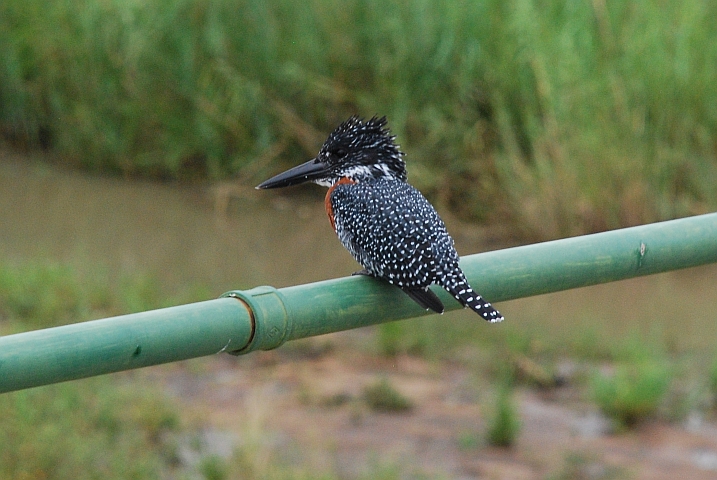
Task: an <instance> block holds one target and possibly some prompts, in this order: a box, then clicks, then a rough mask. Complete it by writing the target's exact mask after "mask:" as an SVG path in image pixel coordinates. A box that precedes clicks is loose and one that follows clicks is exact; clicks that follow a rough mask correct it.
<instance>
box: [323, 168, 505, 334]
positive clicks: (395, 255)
mask: <svg viewBox="0 0 717 480" xmlns="http://www.w3.org/2000/svg"><path fill="white" fill-rule="evenodd" d="M327 200H328V201H329V202H330V203H331V210H332V212H333V224H334V228H335V229H336V234H337V235H338V237H339V239H340V240H341V243H342V244H343V245H344V247H346V249H347V250H348V251H349V252H350V253H351V255H353V257H354V258H355V259H356V260H357V261H358V262H359V263H360V264H361V265H363V267H364V268H365V269H366V271H367V273H369V274H371V275H373V276H375V277H379V278H383V279H385V280H386V281H388V282H389V283H391V284H392V285H396V286H397V287H399V288H401V289H402V290H403V291H404V292H406V293H407V294H408V295H409V296H410V297H411V298H413V299H414V300H416V301H417V302H418V303H419V304H420V305H421V306H422V307H424V308H426V309H431V310H434V311H436V312H438V313H442V312H443V305H442V304H441V302H440V300H439V299H438V298H437V297H436V296H435V294H433V292H431V291H430V290H429V289H428V287H429V285H432V284H437V285H440V286H441V287H443V288H445V289H446V290H447V291H448V292H449V293H451V294H452V295H453V296H454V297H455V298H456V299H457V300H458V301H459V302H460V303H461V304H463V305H464V306H466V307H469V308H471V309H472V310H474V311H475V312H476V313H478V314H479V315H480V316H481V317H483V318H484V319H485V320H488V321H490V322H497V321H501V320H503V317H502V316H501V315H500V313H498V311H497V310H495V309H494V308H493V307H492V306H491V305H490V304H489V303H487V302H486V301H485V300H483V298H481V296H480V295H478V294H477V293H475V292H474V291H473V289H472V288H471V287H470V285H468V282H467V280H466V278H465V276H464V275H463V272H462V271H461V269H460V267H459V266H458V254H457V253H456V250H455V247H454V246H453V239H452V238H451V236H450V235H449V234H448V231H447V230H446V227H445V225H444V223H443V221H442V220H441V218H440V217H439V216H438V213H436V210H435V209H434V208H433V206H432V205H431V204H430V203H428V201H427V200H426V199H425V197H424V196H423V195H422V194H421V192H419V191H418V190H416V189H415V188H413V187H412V186H411V185H409V184H408V183H406V182H403V181H401V180H397V179H389V178H380V179H370V180H366V181H363V182H357V183H350V182H344V183H341V184H337V185H336V186H335V187H334V188H332V189H331V191H330V193H329V197H328V198H327Z"/></svg>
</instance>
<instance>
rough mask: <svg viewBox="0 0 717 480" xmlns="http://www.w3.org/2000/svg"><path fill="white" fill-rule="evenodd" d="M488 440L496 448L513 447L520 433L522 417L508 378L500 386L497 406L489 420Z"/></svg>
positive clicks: (493, 408)
mask: <svg viewBox="0 0 717 480" xmlns="http://www.w3.org/2000/svg"><path fill="white" fill-rule="evenodd" d="M487 421H488V430H487V431H486V440H487V442H488V444H489V445H493V446H495V447H511V446H513V445H514V444H515V442H516V440H517V439H518V434H519V433H520V427H521V423H520V417H519V413H518V410H517V408H516V406H515V400H514V398H513V385H512V379H511V378H510V377H509V376H506V377H505V378H504V379H503V381H502V383H501V384H500V385H499V390H498V394H497V397H496V401H495V404H494V405H493V406H492V412H491V413H490V416H489V418H488V420H487Z"/></svg>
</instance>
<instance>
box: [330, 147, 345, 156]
mask: <svg viewBox="0 0 717 480" xmlns="http://www.w3.org/2000/svg"><path fill="white" fill-rule="evenodd" d="M333 154H334V156H335V157H339V158H341V157H345V156H346V150H344V149H343V148H337V149H336V150H334V151H333Z"/></svg>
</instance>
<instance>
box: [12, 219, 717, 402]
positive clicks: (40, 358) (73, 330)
mask: <svg viewBox="0 0 717 480" xmlns="http://www.w3.org/2000/svg"><path fill="white" fill-rule="evenodd" d="M715 262H717V214H708V215H701V216H697V217H690V218H684V219H680V220H672V221H669V222H662V223H655V224H650V225H644V226H640V227H633V228H626V229H622V230H615V231H611V232H605V233H599V234H594V235H586V236H582V237H575V238H568V239H564V240H556V241H553V242H546V243H541V244H536V245H527V246H523V247H517V248H510V249H505V250H499V251H494V252H488V253H483V254H479V255H470V256H467V257H463V258H462V259H461V266H462V268H463V270H464V272H465V273H466V276H467V277H468V280H469V281H470V283H471V285H472V286H473V287H474V288H475V289H476V290H477V291H479V292H481V293H482V294H483V295H484V296H485V297H486V298H488V299H489V300H491V301H492V302H499V301H505V300H511V299H515V298H521V297H527V296H531V295H538V294H542V293H548V292H556V291H560V290H566V289H570V288H576V287H583V286H587V285H595V284H598V283H605V282H611V281H615V280H622V279H627V278H633V277H637V276H641V275H649V274H653V273H659V272H665V271H668V270H677V269H681V268H687V267H693V266H697V265H703V264H707V263H715ZM435 291H436V293H437V294H438V295H439V297H441V300H443V301H444V304H445V306H446V309H447V310H454V309H458V308H461V306H460V305H459V304H458V302H456V301H455V300H453V299H452V298H451V297H450V296H449V295H448V294H447V293H446V292H444V291H443V290H442V289H439V288H436V289H435ZM223 297H229V298H221V299H217V300H209V301H207V302H201V303H196V304H190V305H183V306H180V307H173V308H168V309H162V310H155V311H151V312H145V313H139V314H133V315H125V316H121V317H114V318H108V319H104V320H95V321H92V322H86V323H80V324H74V325H67V326H63V327H57V328H51V329H46V330H39V331H35V332H28V333H21V334H16V335H9V336H5V337H0V393H2V392H6V391H11V390H18V389H21V388H28V387H32V386H37V385H44V384H47V383H54V382H60V381H64V380H71V379H75V378H83V377H88V376H92V375H100V374H103V373H109V372H116V371H120V370H127V369H131V368H138V367H143V366H148V365H156V364H160V363H166V362H173V361H177V360H183V359H187V358H193V357H199V356H203V355H210V354H213V353H217V352H221V351H226V352H229V353H233V354H243V353H248V352H251V351H254V350H258V349H261V350H267V349H271V348H276V347H278V346H279V345H281V344H282V343H284V342H285V341H288V340H294V339H298V338H304V337H309V336H314V335H321V334H324V333H330V332H337V331H341V330H348V329H352V328H357V327H362V326H367V325H373V324H377V323H382V322H388V321H392V320H399V319H404V318H411V317H418V316H421V315H427V314H428V313H427V312H425V311H424V310H423V309H421V308H420V307H419V306H417V305H416V304H415V303H414V302H413V301H411V300H410V299H409V298H408V297H407V296H406V295H404V294H403V293H402V292H401V291H400V290H398V289H397V288H394V287H390V286H388V285H387V284H386V283H385V282H382V281H380V280H376V279H372V278H368V277H364V276H357V277H349V278H340V279H335V280H327V281H323V282H318V283H312V284H307V285H298V286H294V287H288V288H283V289H279V290H277V289H275V288H273V287H258V288H254V289H252V290H247V291H233V292H228V293H226V294H225V295H224V296H223ZM231 297H233V298H231ZM506 321H518V319H507V320H506ZM476 322H477V324H476V328H483V325H481V323H482V321H480V320H478V319H476Z"/></svg>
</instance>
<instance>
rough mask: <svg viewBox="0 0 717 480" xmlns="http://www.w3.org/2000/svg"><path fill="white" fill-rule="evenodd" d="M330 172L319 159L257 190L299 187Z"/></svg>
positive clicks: (273, 179)
mask: <svg viewBox="0 0 717 480" xmlns="http://www.w3.org/2000/svg"><path fill="white" fill-rule="evenodd" d="M328 171H329V166H328V165H326V163H324V162H322V161H320V160H319V159H317V158H314V159H312V160H309V161H308V162H306V163H302V164H301V165H297V166H296V167H294V168H290V169H289V170H287V171H285V172H284V173H280V174H279V175H276V176H275V177H271V178H270V179H269V180H267V181H265V182H262V183H260V184H259V185H257V187H256V188H258V189H259V188H280V187H290V186H292V185H299V184H300V183H304V182H310V181H311V180H316V179H317V178H321V177H323V176H324V175H325V174H326V173H327V172H328Z"/></svg>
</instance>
